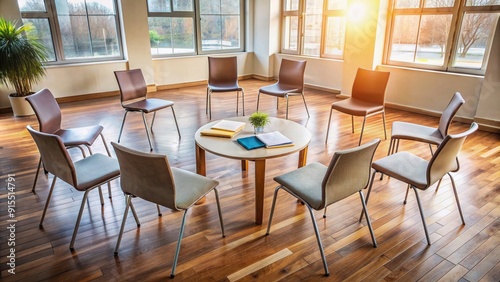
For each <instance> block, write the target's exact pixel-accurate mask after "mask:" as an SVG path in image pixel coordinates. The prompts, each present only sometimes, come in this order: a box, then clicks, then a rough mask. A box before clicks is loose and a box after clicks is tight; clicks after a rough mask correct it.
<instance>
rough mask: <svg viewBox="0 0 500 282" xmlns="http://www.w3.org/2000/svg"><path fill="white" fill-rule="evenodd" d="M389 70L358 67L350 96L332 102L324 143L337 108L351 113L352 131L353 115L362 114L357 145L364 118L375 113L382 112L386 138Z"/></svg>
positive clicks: (360, 137) (361, 136)
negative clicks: (333, 112) (386, 96)
mask: <svg viewBox="0 0 500 282" xmlns="http://www.w3.org/2000/svg"><path fill="white" fill-rule="evenodd" d="M389 74H390V73H389V72H383V71H376V70H367V69H362V68H359V69H358V72H357V73H356V77H355V78H354V83H353V85H352V93H351V97H350V98H348V99H345V100H342V101H339V102H334V103H332V107H331V109H330V117H329V119H328V128H327V130H326V139H325V143H326V142H328V134H329V132H330V122H331V120H332V111H333V110H337V111H339V112H342V113H346V114H349V115H351V123H352V125H351V127H352V133H354V116H362V117H364V118H363V126H362V128H361V135H360V136H359V143H358V144H359V145H361V139H362V138H363V131H364V129H365V122H366V118H367V117H369V116H372V115H376V114H382V121H383V125H384V136H385V139H387V133H386V129H385V106H384V100H385V89H386V87H387V82H388V81H389Z"/></svg>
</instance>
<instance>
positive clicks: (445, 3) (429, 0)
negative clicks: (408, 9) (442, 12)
mask: <svg viewBox="0 0 500 282" xmlns="http://www.w3.org/2000/svg"><path fill="white" fill-rule="evenodd" d="M453 5H455V0H425V4H424V7H425V8H438V7H453Z"/></svg>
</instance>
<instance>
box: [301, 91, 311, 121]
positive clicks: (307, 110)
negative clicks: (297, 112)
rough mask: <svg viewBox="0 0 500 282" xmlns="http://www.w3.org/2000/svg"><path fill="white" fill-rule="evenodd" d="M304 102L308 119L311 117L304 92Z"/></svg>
mask: <svg viewBox="0 0 500 282" xmlns="http://www.w3.org/2000/svg"><path fill="white" fill-rule="evenodd" d="M302 100H303V101H304V106H306V112H307V117H308V118H310V117H311V116H310V115H309V109H308V108H307V104H306V97H304V92H302Z"/></svg>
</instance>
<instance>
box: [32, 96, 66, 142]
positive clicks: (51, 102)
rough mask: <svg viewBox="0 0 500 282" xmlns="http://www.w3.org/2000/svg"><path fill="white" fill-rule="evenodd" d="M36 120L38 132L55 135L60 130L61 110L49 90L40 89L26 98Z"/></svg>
mask: <svg viewBox="0 0 500 282" xmlns="http://www.w3.org/2000/svg"><path fill="white" fill-rule="evenodd" d="M26 100H27V101H28V102H29V103H30V105H31V107H32V108H33V111H34V112H35V114H36V118H37V119H38V124H39V125H40V128H39V130H40V131H41V132H45V133H51V134H52V133H55V132H57V131H58V130H59V129H61V119H62V117H61V108H59V104H57V101H56V99H55V98H54V95H52V93H51V92H50V90H49V89H46V88H45V89H42V90H40V91H38V92H36V93H35V94H32V95H29V96H28V97H26Z"/></svg>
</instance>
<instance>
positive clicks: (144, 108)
mask: <svg viewBox="0 0 500 282" xmlns="http://www.w3.org/2000/svg"><path fill="white" fill-rule="evenodd" d="M173 105H174V102H172V101H169V100H163V99H156V98H148V99H144V100H141V101H137V102H133V103H130V104H126V105H123V107H124V108H125V109H127V110H129V111H141V112H145V113H149V112H154V111H157V110H161V109H164V108H167V107H171V106H173Z"/></svg>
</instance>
